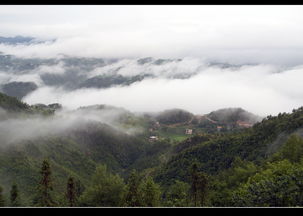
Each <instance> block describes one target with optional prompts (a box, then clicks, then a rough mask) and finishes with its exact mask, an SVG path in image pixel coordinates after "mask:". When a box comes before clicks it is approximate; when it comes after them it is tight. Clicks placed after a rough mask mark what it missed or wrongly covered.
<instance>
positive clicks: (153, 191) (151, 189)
mask: <svg viewBox="0 0 303 216" xmlns="http://www.w3.org/2000/svg"><path fill="white" fill-rule="evenodd" d="M140 186H141V187H140V193H141V196H142V205H143V206H146V207H157V206H160V198H161V190H160V186H159V185H158V184H156V183H155V182H154V180H153V179H152V178H151V177H148V178H147V179H146V180H145V181H144V182H143V183H142V184H141V185H140Z"/></svg>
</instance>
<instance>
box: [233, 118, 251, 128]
mask: <svg viewBox="0 0 303 216" xmlns="http://www.w3.org/2000/svg"><path fill="white" fill-rule="evenodd" d="M237 125H238V126H240V127H244V128H250V127H252V126H253V124H251V123H248V122H244V121H240V120H238V121H237Z"/></svg>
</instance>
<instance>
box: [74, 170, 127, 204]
mask: <svg viewBox="0 0 303 216" xmlns="http://www.w3.org/2000/svg"><path fill="white" fill-rule="evenodd" d="M125 193H126V186H125V184H124V182H123V179H122V178H121V177H120V176H119V175H114V174H112V173H110V172H109V171H108V170H107V167H106V166H105V165H100V166H98V167H97V169H96V172H95V174H94V175H93V177H92V180H91V185H90V186H89V187H88V188H87V189H86V190H85V191H84V193H83V194H82V196H81V197H80V198H79V204H80V205H81V206H105V207H110V206H123V205H124V198H125Z"/></svg>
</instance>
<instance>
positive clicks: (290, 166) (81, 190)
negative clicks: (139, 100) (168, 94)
mask: <svg viewBox="0 0 303 216" xmlns="http://www.w3.org/2000/svg"><path fill="white" fill-rule="evenodd" d="M0 107H1V113H0V114H1V115H0V117H1V118H0V120H1V121H2V122H3V121H9V120H11V119H13V121H17V120H18V121H19V120H22V121H24V120H25V121H26V120H27V119H31V118H36V117H37V116H39V121H42V122H49V121H52V119H54V118H55V117H56V116H57V115H59V116H60V115H63V114H60V112H59V110H60V109H62V107H61V106H60V105H59V104H50V105H43V104H38V105H32V106H30V105H28V104H26V103H23V102H21V101H19V100H18V99H17V98H13V97H9V96H7V95H5V94H0ZM89 110H93V111H94V112H95V111H96V110H97V112H98V113H99V112H100V113H102V112H106V111H108V110H116V111H117V110H119V117H118V118H116V119H115V124H109V123H100V122H98V121H88V122H83V123H81V124H79V125H77V127H71V128H68V129H66V130H64V131H62V133H56V134H51V133H49V134H46V135H45V134H43V136H42V135H41V136H36V137H31V138H26V139H25V138H23V139H18V140H17V141H15V139H13V140H14V142H8V141H7V140H8V139H7V140H5V139H4V138H3V137H2V139H1V147H0V206H45V207H55V206H71V207H73V206H83V207H88V206H93V207H95V206H96V207H102V206H121V207H140V206H142V207H158V206H169V207H184V206H190V207H201V206H215V207H216V206H220V207H225V206H240V207H241V206H262V207H273V206H302V205H303V159H302V158H303V139H302V135H303V130H302V127H303V108H298V109H294V110H292V112H291V113H280V114H279V115H277V116H267V117H266V118H263V119H262V120H260V118H255V116H254V115H253V114H251V113H246V112H245V111H244V110H242V109H239V108H237V109H227V110H225V111H226V112H225V111H224V110H219V111H216V112H212V113H210V114H208V115H206V117H203V118H202V117H199V116H195V115H193V114H191V113H189V112H187V111H184V110H178V109H176V110H168V111H164V112H161V113H159V114H146V115H135V114H132V113H130V112H128V111H126V110H123V109H117V108H113V107H109V106H95V107H86V108H84V107H82V108H80V109H79V111H81V112H85V113H86V114H87V115H89V113H88V111H89ZM2 112H4V114H2ZM57 112H58V113H59V114H57ZM208 119H210V120H208ZM256 119H258V120H256ZM239 121H246V122H250V123H252V124H253V126H252V127H240V126H239V125H238V124H237V122H239ZM29 124H30V122H29ZM77 124H78V123H77ZM28 127H30V125H28ZM58 127H59V125H58ZM121 128H123V130H122V129H121ZM130 128H140V129H141V130H138V131H139V132H129V131H130V130H129V129H130ZM188 128H190V129H192V130H193V131H194V132H193V133H190V134H184V130H185V129H188ZM221 128H223V129H224V128H225V130H221ZM219 129H220V130H219ZM12 130H13V129H12ZM180 131H181V132H180ZM13 135H14V137H18V135H19V134H17V133H15V134H13ZM3 136H4V135H3ZM151 136H152V137H157V139H155V140H150V137H151ZM5 142H7V143H5Z"/></svg>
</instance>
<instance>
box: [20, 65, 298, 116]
mask: <svg viewBox="0 0 303 216" xmlns="http://www.w3.org/2000/svg"><path fill="white" fill-rule="evenodd" d="M302 74H303V68H302V67H295V68H289V69H285V68H281V67H276V66H273V65H253V66H252V65H246V66H241V67H238V68H225V69H224V68H220V67H214V66H213V67H202V69H201V70H199V73H198V74H196V75H194V76H192V77H190V78H188V79H167V78H163V77H162V78H161V77H160V78H159V77H157V78H146V79H144V80H143V81H141V82H136V83H133V84H132V85H130V86H124V87H121V86H120V87H118V86H116V87H111V88H109V89H102V90H101V89H78V90H75V91H66V90H63V89H62V88H52V87H42V88H39V89H38V90H36V91H35V92H33V93H32V94H30V95H28V96H27V97H26V98H25V99H24V100H25V101H26V102H28V103H30V104H33V103H40V102H41V103H46V104H47V103H52V102H58V103H62V104H63V105H64V106H66V107H68V108H71V109H74V108H77V107H79V106H86V105H94V104H109V105H114V106H120V107H124V108H126V109H129V110H131V111H137V112H149V111H151V112H155V111H162V110H164V109H170V108H182V109H186V110H188V111H190V112H193V113H196V114H205V113H208V112H211V111H213V110H216V109H219V108H226V107H242V108H244V109H246V110H248V111H250V112H253V113H255V114H258V115H261V116H265V115H268V114H277V113H279V112H289V111H291V110H292V109H293V108H296V107H299V106H301V105H302V104H303V99H302V98H303V91H302V89H301V88H300V85H301V83H302V81H303V75H302Z"/></svg>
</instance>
